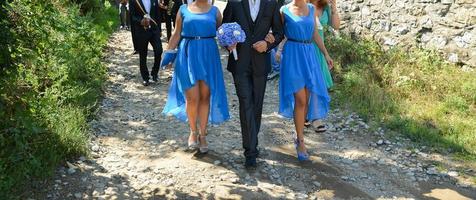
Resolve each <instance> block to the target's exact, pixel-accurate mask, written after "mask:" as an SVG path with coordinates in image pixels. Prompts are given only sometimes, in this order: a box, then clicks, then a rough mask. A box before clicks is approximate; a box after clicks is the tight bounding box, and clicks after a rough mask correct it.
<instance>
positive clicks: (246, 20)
mask: <svg viewBox="0 0 476 200" xmlns="http://www.w3.org/2000/svg"><path fill="white" fill-rule="evenodd" d="M279 9H280V7H279V6H278V3H277V2H276V0H261V2H260V10H259V14H258V16H257V18H256V20H255V22H253V20H252V19H251V15H250V6H249V2H248V0H229V1H228V3H227V5H226V8H225V10H224V11H223V23H230V22H236V23H238V24H240V26H241V28H242V29H243V30H244V31H245V33H246V41H245V42H244V43H239V44H238V45H237V51H238V60H237V61H235V58H234V57H233V56H232V55H230V56H229V58H228V71H230V72H232V73H240V72H241V71H243V70H245V69H247V68H248V67H250V65H251V67H253V74H255V75H266V74H268V73H269V71H270V70H271V60H270V57H269V50H271V49H273V48H274V47H276V46H277V45H278V44H279V43H280V42H281V40H282V39H283V37H284V36H283V35H284V34H283V24H282V22H281V16H280V13H279ZM270 30H272V31H273V35H274V37H275V38H276V41H275V42H274V43H272V44H269V45H268V51H267V52H265V53H259V52H257V51H256V50H255V49H254V48H253V47H252V45H253V44H254V43H256V42H257V41H260V40H264V39H265V37H266V35H267V34H268V33H269V31H270Z"/></svg>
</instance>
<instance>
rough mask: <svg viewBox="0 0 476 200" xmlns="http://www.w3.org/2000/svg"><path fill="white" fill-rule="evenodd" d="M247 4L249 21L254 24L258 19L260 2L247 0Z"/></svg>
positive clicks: (259, 0)
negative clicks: (248, 5) (248, 6)
mask: <svg viewBox="0 0 476 200" xmlns="http://www.w3.org/2000/svg"><path fill="white" fill-rule="evenodd" d="M248 3H249V4H250V15H251V19H252V20H253V22H254V21H256V17H258V13H259V6H260V3H261V0H248Z"/></svg>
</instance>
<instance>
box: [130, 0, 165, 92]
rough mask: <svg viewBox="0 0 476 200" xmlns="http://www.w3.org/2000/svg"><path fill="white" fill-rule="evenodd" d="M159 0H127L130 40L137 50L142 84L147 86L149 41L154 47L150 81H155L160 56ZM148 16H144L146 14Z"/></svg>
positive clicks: (148, 77) (148, 78)
mask: <svg viewBox="0 0 476 200" xmlns="http://www.w3.org/2000/svg"><path fill="white" fill-rule="evenodd" d="M159 6H160V5H159V2H158V1H157V0H129V10H130V13H131V19H132V27H131V28H132V29H133V33H134V34H132V37H133V38H132V40H133V41H134V43H135V45H134V46H135V48H137V49H136V50H137V51H139V60H140V74H141V76H142V80H143V83H142V84H143V85H144V86H148V85H149V81H150V74H149V69H148V68H147V48H148V46H149V43H150V44H151V45H152V48H153V49H154V66H153V67H152V72H151V74H152V81H154V82H156V81H157V77H158V73H159V65H160V57H161V55H162V42H161V40H160V36H161V34H162V33H161V26H160V23H161V21H160V20H161V17H162V16H161V15H162V14H163V13H161V12H160V7H159ZM147 15H148V16H149V17H146V16H147Z"/></svg>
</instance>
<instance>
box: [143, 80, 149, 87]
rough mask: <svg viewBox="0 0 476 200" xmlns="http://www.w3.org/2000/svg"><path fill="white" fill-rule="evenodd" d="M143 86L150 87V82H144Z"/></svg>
mask: <svg viewBox="0 0 476 200" xmlns="http://www.w3.org/2000/svg"><path fill="white" fill-rule="evenodd" d="M142 85H143V86H149V85H150V82H149V81H144V82H142Z"/></svg>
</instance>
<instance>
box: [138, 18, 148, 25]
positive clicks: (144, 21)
mask: <svg viewBox="0 0 476 200" xmlns="http://www.w3.org/2000/svg"><path fill="white" fill-rule="evenodd" d="M140 25H142V26H144V27H149V26H150V20H149V19H147V18H144V19H142V21H140Z"/></svg>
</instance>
